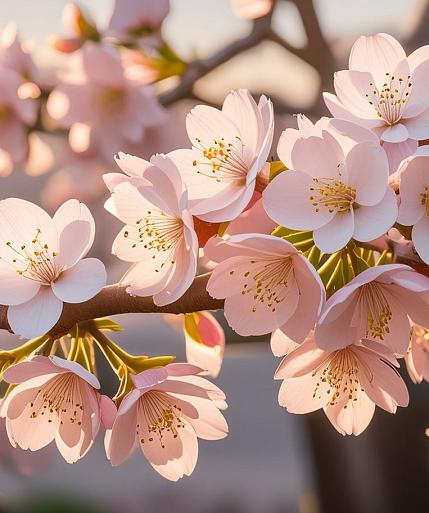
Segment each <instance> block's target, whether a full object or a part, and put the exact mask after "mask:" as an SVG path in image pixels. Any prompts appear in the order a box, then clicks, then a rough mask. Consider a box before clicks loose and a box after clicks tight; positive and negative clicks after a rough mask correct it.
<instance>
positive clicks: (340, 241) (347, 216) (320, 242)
mask: <svg viewBox="0 0 429 513" xmlns="http://www.w3.org/2000/svg"><path fill="white" fill-rule="evenodd" d="M354 224H355V223H354V213H353V210H350V211H348V212H337V213H336V214H335V215H334V217H333V218H332V220H331V221H329V223H327V224H325V225H324V226H322V227H321V228H317V229H316V230H315V231H314V232H313V240H314V243H315V244H316V246H317V247H318V248H319V249H320V250H321V251H323V252H324V253H335V251H338V250H340V249H342V248H343V247H344V246H345V245H346V244H347V243H348V242H349V240H350V239H351V238H352V236H353V231H354Z"/></svg>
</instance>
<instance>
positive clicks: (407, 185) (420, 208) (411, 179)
mask: <svg viewBox="0 0 429 513" xmlns="http://www.w3.org/2000/svg"><path fill="white" fill-rule="evenodd" d="M398 176H399V180H400V182H399V183H400V186H399V192H400V197H401V203H400V207H399V214H398V222H399V223H400V224H403V225H405V226H411V225H412V226H413V229H412V231H411V238H412V241H413V244H414V247H415V249H416V251H417V253H418V254H419V256H420V258H421V259H422V260H423V261H424V262H426V263H427V264H428V263H429V155H416V156H413V157H410V158H408V159H406V160H404V162H403V163H402V164H401V166H400V168H399V170H398Z"/></svg>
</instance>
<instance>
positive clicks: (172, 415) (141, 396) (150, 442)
mask: <svg viewBox="0 0 429 513" xmlns="http://www.w3.org/2000/svg"><path fill="white" fill-rule="evenodd" d="M200 371H201V369H200V368H198V367H195V366H194V365H191V364H186V363H172V364H170V365H167V366H165V367H161V368H158V369H150V370H147V371H144V372H142V373H140V374H138V375H137V376H135V377H133V381H134V384H135V387H136V388H135V389H134V390H132V391H131V392H130V393H129V394H128V395H127V396H126V397H125V398H124V399H123V400H122V402H121V404H120V406H119V409H118V413H117V417H116V420H115V422H114V424H113V427H112V429H111V431H108V432H107V433H106V443H105V445H106V453H107V457H108V458H109V460H110V462H111V463H112V465H114V466H116V465H120V464H121V463H122V462H123V461H125V460H126V459H127V458H128V457H129V456H130V455H131V453H132V452H133V451H134V449H135V448H136V447H140V449H141V450H142V452H143V454H144V455H145V457H146V458H147V460H148V461H149V463H150V464H151V465H152V467H153V468H154V469H155V470H156V471H157V472H158V473H159V474H161V475H162V476H163V477H165V478H166V479H169V480H171V481H177V480H178V479H180V478H182V477H183V476H184V475H186V476H189V475H191V474H192V472H193V470H194V468H195V465H196V462H197V457H198V442H197V437H198V438H202V439H204V440H219V439H221V438H224V437H225V436H226V435H227V434H228V426H227V423H226V421H225V418H224V417H223V415H222V414H221V413H220V411H219V410H220V409H222V410H223V409H225V408H226V406H227V405H226V402H225V395H224V393H223V392H222V391H221V390H220V389H219V388H218V387H216V386H215V385H213V384H212V383H210V382H209V381H207V380H206V379H204V378H201V377H199V376H195V374H198V373H199V372H200Z"/></svg>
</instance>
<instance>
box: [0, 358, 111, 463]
mask: <svg viewBox="0 0 429 513" xmlns="http://www.w3.org/2000/svg"><path fill="white" fill-rule="evenodd" d="M3 379H4V380H5V381H7V382H8V383H14V384H17V385H16V386H15V387H14V388H13V389H12V391H11V392H10V393H9V395H8V396H7V397H6V399H5V400H4V402H3V404H2V409H1V413H2V416H3V417H6V427H7V432H8V436H9V440H10V443H11V444H12V445H13V446H14V447H16V446H18V447H20V448H21V449H30V451H37V450H39V449H41V448H42V447H45V446H47V445H48V444H50V443H51V442H52V441H54V440H55V443H56V445H57V447H58V450H59V451H60V453H61V455H62V456H63V458H64V459H65V460H66V461H67V462H68V463H75V462H76V461H78V460H79V459H80V458H82V457H83V456H85V454H86V453H87V452H88V451H89V449H90V448H91V446H92V443H93V441H94V438H95V437H96V435H97V433H98V430H99V428H100V420H101V408H103V407H104V406H103V404H104V403H105V402H109V401H110V400H109V399H108V398H107V397H106V396H101V395H100V393H99V392H98V389H99V388H100V383H99V382H98V379H97V378H96V377H95V376H94V375H93V374H91V373H89V372H88V371H87V370H85V369H84V368H83V367H82V366H81V365H79V364H78V363H76V362H73V361H68V360H64V359H62V358H58V357H57V356H50V357H46V356H34V357H32V358H29V359H28V360H25V361H23V362H21V363H19V364H17V365H14V366H12V367H9V368H8V369H7V370H6V371H5V372H4V373H3Z"/></svg>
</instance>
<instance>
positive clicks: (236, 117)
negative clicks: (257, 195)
mask: <svg viewBox="0 0 429 513" xmlns="http://www.w3.org/2000/svg"><path fill="white" fill-rule="evenodd" d="M186 128H187V131H188V136H189V139H190V141H191V143H192V146H193V148H192V150H189V149H183V150H176V151H173V152H171V153H170V156H171V158H173V159H174V161H175V162H176V163H177V165H178V167H179V169H180V172H181V174H182V176H183V179H184V181H185V183H186V186H187V188H188V191H189V202H190V206H191V211H192V214H193V215H195V216H197V217H199V218H200V219H203V220H204V221H210V222H216V223H217V222H224V221H231V220H232V219H234V218H236V217H237V216H238V215H239V214H241V212H243V210H244V209H245V208H246V207H247V206H248V204H249V202H250V200H251V199H252V196H253V193H254V191H255V186H256V181H257V176H258V173H259V172H261V171H262V170H263V168H264V166H265V163H266V160H267V158H268V155H269V152H270V149H271V143H272V140H273V131H274V114H273V106H272V103H271V101H270V100H267V98H266V97H265V96H261V98H260V100H259V103H258V104H256V102H255V100H254V99H253V98H252V96H251V95H250V93H249V92H248V91H247V90H245V89H240V90H238V91H232V92H231V93H230V94H228V96H227V97H226V98H225V101H224V103H223V107H222V110H218V109H215V108H214V107H208V106H206V105H198V106H197V107H195V108H194V109H192V111H191V112H190V113H189V114H188V116H187V118H186Z"/></svg>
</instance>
